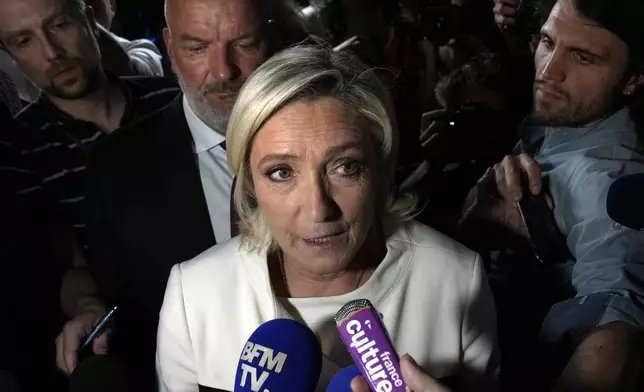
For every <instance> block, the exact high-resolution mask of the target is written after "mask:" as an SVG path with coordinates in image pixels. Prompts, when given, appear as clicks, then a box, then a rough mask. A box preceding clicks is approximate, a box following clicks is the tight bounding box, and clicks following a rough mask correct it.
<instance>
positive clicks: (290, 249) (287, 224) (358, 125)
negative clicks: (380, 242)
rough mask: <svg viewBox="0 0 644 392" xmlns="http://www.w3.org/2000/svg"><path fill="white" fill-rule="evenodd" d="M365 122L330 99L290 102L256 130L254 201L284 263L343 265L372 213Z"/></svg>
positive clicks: (372, 156)
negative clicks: (255, 200) (264, 219)
mask: <svg viewBox="0 0 644 392" xmlns="http://www.w3.org/2000/svg"><path fill="white" fill-rule="evenodd" d="M364 128H365V122H364V121H360V120H359V119H358V116H357V115H356V114H355V113H354V112H352V111H351V110H349V109H347V107H346V106H345V105H344V103H343V102H341V101H339V100H337V99H334V98H320V99H317V100H314V101H299V102H295V103H292V104H290V105H288V106H286V107H284V108H283V109H281V110H280V111H279V112H277V113H276V114H275V115H274V116H273V117H272V118H270V119H269V120H268V121H267V122H266V124H265V125H264V126H263V127H262V128H261V129H260V130H259V132H258V133H257V135H256V137H255V140H254V141H253V144H252V147H251V152H250V168H251V174H252V180H253V186H254V189H255V195H256V198H257V203H258V205H259V208H260V210H261V212H262V215H264V217H265V218H266V220H267V222H268V224H269V226H270V228H271V232H272V234H273V238H274V239H275V240H276V241H277V243H278V244H279V246H280V248H281V249H282V250H283V251H284V254H285V257H286V258H288V259H289V262H290V263H296V264H299V267H300V269H301V270H305V271H308V272H309V273H311V274H316V275H322V276H324V275H327V276H328V275H332V274H334V273H337V272H338V271H343V270H345V269H346V268H347V266H348V265H349V264H350V263H351V261H352V260H353V259H354V257H355V256H356V255H357V254H358V252H359V251H360V250H361V249H362V247H363V245H364V244H365V241H366V239H367V237H368V234H369V233H370V231H371V229H372V225H373V222H374V219H376V218H374V217H375V216H376V215H377V214H376V200H377V199H378V197H377V195H378V192H379V189H380V188H378V186H377V183H378V182H377V179H378V176H377V174H378V173H377V172H378V169H377V168H378V164H377V153H376V147H375V144H374V142H373V140H372V138H371V136H370V132H369V130H368V129H367V130H365V129H364Z"/></svg>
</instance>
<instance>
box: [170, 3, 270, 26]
mask: <svg viewBox="0 0 644 392" xmlns="http://www.w3.org/2000/svg"><path fill="white" fill-rule="evenodd" d="M257 5H258V2H257V1H252V0H167V2H166V17H167V18H168V23H169V24H171V23H172V21H174V20H175V19H194V20H198V19H207V18H210V19H216V20H220V21H226V19H230V18H234V19H236V21H237V22H238V23H239V22H242V21H243V22H246V23H253V22H255V20H257V18H258V16H259V15H258V12H259V9H258V7H257Z"/></svg>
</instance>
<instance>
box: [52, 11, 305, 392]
mask: <svg viewBox="0 0 644 392" xmlns="http://www.w3.org/2000/svg"><path fill="white" fill-rule="evenodd" d="M165 10H166V20H167V23H168V28H167V29H166V30H165V32H164V36H165V39H166V46H167V47H168V52H169V55H170V58H171V60H172V64H173V69H174V71H175V72H176V74H177V76H178V79H179V82H180V86H181V89H182V91H183V94H182V95H181V96H180V97H178V98H177V99H175V100H174V102H173V103H172V104H170V105H169V106H168V107H166V108H165V109H163V110H160V111H158V112H157V113H155V114H154V115H152V116H149V117H148V118H146V119H145V120H143V121H141V122H138V123H136V124H132V125H131V126H130V127H127V129H124V130H123V132H119V133H118V134H114V135H113V137H111V138H110V140H109V141H107V142H106V143H104V144H102V145H101V146H100V147H99V148H97V150H96V151H95V152H94V156H93V158H92V160H91V162H90V170H92V173H93V174H94V176H93V177H92V184H91V187H90V189H91V190H92V195H93V197H91V198H90V203H92V208H91V209H90V210H91V211H92V213H93V214H94V216H93V219H92V220H91V222H92V223H93V225H92V233H91V234H92V235H91V237H92V238H93V239H95V241H93V242H92V249H91V252H90V253H91V254H90V258H89V263H90V267H91V269H92V272H93V273H92V277H93V278H94V279H95V280H96V283H97V286H98V288H99V290H98V292H97V293H92V292H91V291H88V292H86V293H84V295H77V296H76V297H77V302H79V303H80V302H81V301H84V305H83V306H79V307H78V309H79V311H78V312H77V314H76V315H75V316H76V317H74V318H73V320H71V321H70V322H69V323H68V324H67V326H66V327H65V328H64V330H63V332H62V333H61V335H60V336H59V339H58V341H57V345H58V347H59V356H58V358H57V361H58V365H59V367H60V368H61V370H63V371H65V372H68V373H71V372H72V371H73V370H74V368H75V366H76V363H77V357H76V350H77V348H78V345H79V343H80V341H81V339H82V338H83V337H84V335H85V334H87V331H88V330H89V329H91V327H92V326H93V325H94V324H95V323H96V321H97V319H99V318H100V317H101V316H102V315H103V313H104V312H105V305H103V300H105V301H107V302H108V303H116V304H118V305H119V306H120V310H119V313H120V314H119V316H118V321H117V323H118V327H117V328H115V334H114V336H113V339H112V341H110V343H109V347H110V353H111V354H113V355H116V356H121V357H123V358H124V360H126V361H131V362H130V363H128V365H129V367H130V368H132V369H134V368H136V371H135V373H136V380H133V384H135V385H136V386H137V388H138V389H137V390H146V389H145V388H149V387H150V384H151V383H153V382H154V379H155V377H154V353H155V349H156V327H157V324H158V314H159V310H160V308H161V304H162V302H163V294H164V291H165V285H166V282H167V279H168V276H169V273H170V269H171V268H172V266H173V265H174V264H176V263H179V262H182V261H185V260H187V259H190V258H192V257H194V256H196V255H198V254H199V253H201V252H203V251H205V250H206V249H208V248H210V247H211V246H213V245H215V244H216V243H217V242H223V241H225V240H227V239H229V238H230V237H231V235H234V230H235V228H234V224H231V220H232V219H231V218H232V217H231V199H230V196H231V189H232V183H233V175H232V173H231V171H230V169H229V168H228V163H227V155H226V151H225V133H226V125H227V121H228V116H229V113H230V110H231V109H232V106H233V104H234V102H235V99H236V97H237V93H238V91H239V89H240V88H241V86H242V84H243V83H244V81H245V80H246V79H247V78H248V77H249V76H250V74H251V73H252V72H253V71H254V70H255V69H256V68H257V67H259V66H260V65H261V64H262V63H263V62H264V61H265V60H266V59H267V58H268V57H269V56H270V55H271V54H272V53H275V52H276V51H278V50H280V49H282V48H284V47H287V46H289V45H291V44H294V43H297V42H300V41H302V40H304V39H306V38H307V33H306V31H305V29H304V27H303V26H302V21H301V20H300V18H299V16H298V15H297V13H296V12H295V10H294V9H292V8H290V6H289V3H288V2H286V1H283V0H244V1H239V0H167V1H166V9H165ZM94 223H95V224H94ZM89 286H91V284H88V287H89ZM79 294H83V293H79ZM92 298H93V299H94V300H93V301H92ZM106 347H107V339H106V337H103V338H102V339H99V341H98V342H97V344H95V345H94V351H95V352H103V351H104V350H105V349H106Z"/></svg>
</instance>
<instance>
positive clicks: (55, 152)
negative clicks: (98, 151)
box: [0, 78, 179, 249]
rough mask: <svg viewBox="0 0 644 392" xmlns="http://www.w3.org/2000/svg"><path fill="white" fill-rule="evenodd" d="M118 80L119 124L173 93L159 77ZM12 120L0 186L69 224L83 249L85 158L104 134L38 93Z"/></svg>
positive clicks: (5, 137)
mask: <svg viewBox="0 0 644 392" xmlns="http://www.w3.org/2000/svg"><path fill="white" fill-rule="evenodd" d="M118 80H119V83H120V85H121V87H122V90H123V92H124V94H125V96H126V98H127V106H126V110H125V115H124V116H123V119H122V120H121V124H122V125H125V124H127V123H129V122H131V121H133V120H135V119H137V118H140V117H142V116H145V115H146V114H149V113H152V112H153V111H155V110H157V109H159V108H161V107H163V106H165V105H167V104H168V103H169V102H170V101H171V100H172V99H173V98H174V97H175V96H176V95H177V93H178V92H179V89H178V88H177V87H175V86H173V85H171V84H170V83H169V82H168V81H166V80H165V79H162V78H121V79H118ZM16 121H17V123H18V126H17V127H16V129H15V130H14V131H13V132H7V133H5V134H4V135H3V137H2V139H3V142H2V143H0V148H2V151H0V155H2V158H0V159H1V160H2V161H1V162H0V172H2V173H1V174H2V175H3V181H2V182H3V186H5V187H7V188H8V190H9V191H10V192H11V193H14V194H16V195H20V196H21V197H23V198H24V199H25V200H27V201H28V202H30V203H31V204H32V206H38V207H40V208H45V209H46V210H47V213H48V214H51V215H53V216H55V217H57V218H59V219H60V220H62V221H64V222H65V223H66V224H67V225H69V226H70V227H72V228H73V230H74V232H75V235H76V238H77V240H78V242H79V244H80V245H81V246H82V247H83V248H84V249H86V247H87V243H88V240H87V218H86V207H85V188H86V180H87V170H86V161H87V158H88V156H89V154H90V152H91V150H92V148H93V147H94V145H95V144H96V142H97V141H98V140H100V139H102V138H103V137H105V136H106V133H105V132H104V131H102V130H101V129H100V128H99V127H98V126H97V125H96V124H94V123H90V122H86V121H81V120H78V119H74V118H72V117H71V116H69V115H67V114H66V113H63V112H61V111H60V110H58V109H57V108H56V107H55V106H54V105H53V104H52V103H51V102H50V101H49V100H48V99H47V98H46V97H45V96H44V95H43V96H41V98H40V100H39V101H38V102H35V103H33V104H31V105H29V106H27V107H26V108H25V109H23V110H22V111H21V112H20V113H19V114H18V115H17V116H16Z"/></svg>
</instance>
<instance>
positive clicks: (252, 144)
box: [157, 46, 498, 392]
mask: <svg viewBox="0 0 644 392" xmlns="http://www.w3.org/2000/svg"><path fill="white" fill-rule="evenodd" d="M227 144H228V160H229V163H230V165H231V168H232V170H233V172H234V173H235V174H236V176H237V182H236V188H235V204H236V207H237V211H238V213H239V218H240V221H239V225H240V232H241V235H240V236H239V237H236V238H233V239H232V240H230V241H228V242H225V243H223V244H219V245H217V246H215V247H214V248H212V249H210V250H208V251H207V252H205V253H203V254H202V255H200V256H198V257H196V258H195V259H193V260H191V261H188V262H185V263H183V264H180V265H177V266H175V267H174V268H173V270H172V273H171V276H170V279H169V281H168V286H167V290H166V295H165V302H164V304H163V308H162V310H161V316H160V324H159V334H158V348H157V371H158V375H159V381H160V388H161V391H182V392H185V391H198V390H199V385H201V386H205V387H210V388H218V389H224V390H233V385H234V380H235V370H236V366H237V361H238V359H239V354H240V353H241V351H242V348H243V346H244V343H245V342H246V340H247V339H248V337H249V336H250V335H251V333H252V332H253V331H254V330H255V328H257V327H258V326H259V325H260V324H262V323H263V322H266V321H268V320H271V319H274V318H293V319H296V320H298V321H301V322H302V323H304V324H306V325H307V326H308V327H309V328H310V329H311V330H312V331H314V332H315V333H316V335H317V336H318V337H319V340H320V343H321V347H322V351H323V353H324V359H323V365H322V373H321V375H320V381H319V384H318V387H319V388H318V389H319V390H320V391H323V390H324V388H325V387H326V385H327V383H328V382H329V380H330V379H331V377H332V376H333V374H334V373H335V372H336V371H337V370H339V369H340V368H342V367H344V366H347V365H349V364H351V363H352V361H351V357H350V356H349V354H348V353H347V350H346V349H345V348H344V346H343V345H342V343H341V341H340V339H339V337H338V334H337V332H336V330H335V324H334V322H333V315H334V314H335V313H336V312H337V311H338V310H339V309H340V307H341V306H342V305H344V304H345V303H346V302H348V301H350V300H353V299H358V298H367V299H369V300H371V302H372V303H373V304H374V306H375V307H376V308H377V309H378V311H379V312H380V313H382V314H383V317H384V323H385V325H386V327H387V329H388V331H389V334H390V335H391V339H392V342H393V344H394V346H395V348H396V350H397V351H398V352H399V353H400V354H403V353H409V354H411V355H412V356H413V357H414V358H415V360H416V361H417V362H418V364H419V365H420V366H422V367H423V368H425V369H427V370H428V371H429V373H430V374H431V375H432V376H433V377H437V378H442V377H452V378H454V379H456V380H457V381H458V382H459V383H460V385H461V386H462V389H461V390H467V391H472V390H486V391H488V390H491V389H490V388H494V386H495V379H496V373H497V365H498V361H497V360H498V358H497V349H496V339H495V335H496V331H495V327H496V324H495V320H496V316H495V311H494V304H493V301H492V297H491V294H490V291H489V288H488V286H487V283H486V279H485V275H484V272H483V267H482V263H481V260H480V258H479V256H478V255H477V254H475V253H474V252H472V251H470V250H468V249H466V248H464V247H463V246H461V245H459V244H458V243H456V242H454V241H453V240H451V239H449V238H447V237H445V236H443V235H442V234H440V233H438V232H436V231H434V230H432V229H431V228H429V227H426V226H423V225H421V224H419V223H416V222H414V221H411V220H410V219H409V216H410V214H411V212H412V211H413V209H414V205H413V201H412V200H411V199H409V198H396V195H394V194H392V176H393V168H394V166H395V164H396V155H397V129H396V123H395V121H394V117H393V110H392V105H391V102H390V99H389V96H388V93H387V91H386V89H385V88H384V87H383V85H382V84H381V83H380V82H379V81H378V79H377V77H376V76H375V75H374V74H373V73H372V72H370V71H369V70H367V69H366V68H365V67H364V66H363V65H362V64H361V63H360V62H359V61H358V60H356V59H355V58H353V57H351V56H350V55H348V54H345V53H337V52H333V51H332V50H330V49H328V48H325V47H317V46H298V47H294V48H291V49H288V50H285V51H283V52H281V53H279V54H277V55H276V56H274V57H273V58H272V59H270V60H269V61H267V62H266V63H265V64H264V65H262V66H261V67H260V68H259V69H258V70H257V71H256V72H255V73H254V74H253V75H252V76H251V77H250V78H249V79H248V81H247V82H246V84H245V85H244V87H243V89H242V90H241V92H240V95H239V97H238V99H237V102H236V104H235V107H234V109H233V112H232V115H231V118H230V123H229V126H228V133H227Z"/></svg>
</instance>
